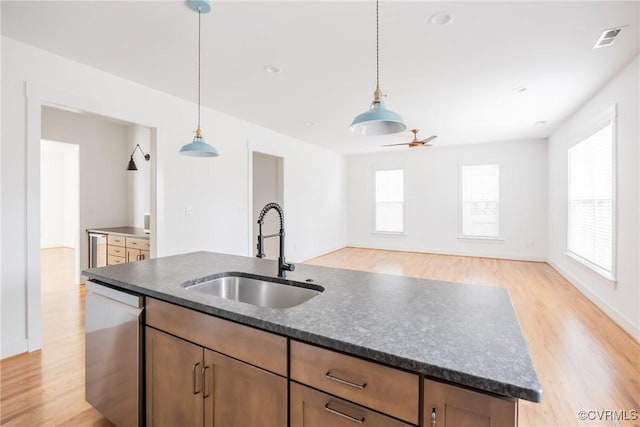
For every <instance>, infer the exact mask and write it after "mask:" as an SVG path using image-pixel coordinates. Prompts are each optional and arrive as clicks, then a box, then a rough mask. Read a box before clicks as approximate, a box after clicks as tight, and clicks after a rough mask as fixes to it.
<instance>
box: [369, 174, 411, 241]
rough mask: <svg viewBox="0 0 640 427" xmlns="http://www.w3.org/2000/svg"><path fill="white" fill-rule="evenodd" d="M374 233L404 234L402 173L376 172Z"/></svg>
mask: <svg viewBox="0 0 640 427" xmlns="http://www.w3.org/2000/svg"><path fill="white" fill-rule="evenodd" d="M375 216H376V218H375V223H376V228H375V231H376V232H382V233H402V232H404V171H403V170H386V171H376V212H375Z"/></svg>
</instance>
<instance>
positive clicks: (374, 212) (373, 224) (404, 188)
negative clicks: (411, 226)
mask: <svg viewBox="0 0 640 427" xmlns="http://www.w3.org/2000/svg"><path fill="white" fill-rule="evenodd" d="M387 171H401V172H402V231H382V230H377V229H376V227H377V222H378V221H377V215H378V203H398V202H378V200H377V197H376V178H377V174H378V172H387ZM372 175H373V179H372V181H373V198H372V199H373V201H372V209H371V210H372V221H371V234H374V235H378V236H387V237H403V236H406V235H407V234H406V232H407V185H406V182H407V180H406V171H405V168H402V167H394V168H381V169H374V170H373V174H372Z"/></svg>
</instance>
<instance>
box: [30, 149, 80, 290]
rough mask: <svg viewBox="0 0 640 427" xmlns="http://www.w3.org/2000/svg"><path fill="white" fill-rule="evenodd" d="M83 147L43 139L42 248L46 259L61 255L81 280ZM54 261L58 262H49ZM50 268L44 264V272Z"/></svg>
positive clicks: (77, 280)
mask: <svg viewBox="0 0 640 427" xmlns="http://www.w3.org/2000/svg"><path fill="white" fill-rule="evenodd" d="M79 170H80V147H79V146H78V145H75V144H69V143H64V142H57V141H50V140H42V141H41V142H40V250H41V251H42V255H43V256H42V259H43V260H45V259H49V258H51V257H54V258H56V257H60V260H65V261H64V263H65V264H69V265H68V266H67V267H68V268H67V270H68V271H70V272H73V279H72V280H73V282H74V283H76V284H78V283H80V242H79V239H80V235H79V230H80V225H79V198H80V182H79V179H80V178H79V177H80V172H79ZM49 264H54V263H50V262H49V263H47V265H49ZM46 271H47V270H46V269H45V267H44V266H43V272H46Z"/></svg>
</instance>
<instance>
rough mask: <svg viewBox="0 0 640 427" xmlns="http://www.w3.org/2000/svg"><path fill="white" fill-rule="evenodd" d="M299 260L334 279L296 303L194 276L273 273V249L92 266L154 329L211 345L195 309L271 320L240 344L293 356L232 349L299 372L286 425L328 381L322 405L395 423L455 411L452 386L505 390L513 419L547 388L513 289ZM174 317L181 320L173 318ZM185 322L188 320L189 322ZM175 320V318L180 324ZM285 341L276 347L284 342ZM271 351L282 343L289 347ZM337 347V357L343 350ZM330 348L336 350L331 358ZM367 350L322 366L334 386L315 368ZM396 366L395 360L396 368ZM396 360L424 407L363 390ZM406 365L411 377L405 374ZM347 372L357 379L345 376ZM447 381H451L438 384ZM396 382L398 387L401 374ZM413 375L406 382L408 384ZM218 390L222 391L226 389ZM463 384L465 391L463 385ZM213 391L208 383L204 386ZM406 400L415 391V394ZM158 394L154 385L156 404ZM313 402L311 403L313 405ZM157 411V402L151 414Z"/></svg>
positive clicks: (228, 321)
mask: <svg viewBox="0 0 640 427" xmlns="http://www.w3.org/2000/svg"><path fill="white" fill-rule="evenodd" d="M296 267H297V268H296V270H295V271H294V272H291V273H288V276H287V278H286V279H285V280H287V281H290V282H291V283H292V284H296V285H299V286H307V287H309V286H313V285H316V286H320V287H322V288H323V289H324V290H323V292H321V293H319V294H318V295H317V296H315V297H313V298H311V299H309V300H308V301H306V302H304V303H302V304H300V305H298V306H295V307H291V308H287V309H273V308H266V307H258V306H254V305H250V304H245V303H242V302H238V301H234V300H230V299H224V298H219V297H216V296H212V295H208V294H207V293H203V292H199V291H197V290H196V287H191V288H190V287H189V286H188V285H190V284H194V283H197V282H198V281H202V280H206V279H209V278H214V277H216V276H217V275H221V274H223V273H228V272H239V273H243V274H249V275H257V276H270V277H274V276H275V274H276V272H277V265H276V262H275V261H270V260H262V259H257V258H249V257H241V256H233V255H224V254H216V253H209V252H195V253H190V254H184V255H176V256H170V257H164V258H156V259H151V260H147V261H143V262H138V263H133V264H125V265H116V266H109V267H103V268H99V269H90V270H86V271H84V272H83V274H85V275H86V276H88V277H89V278H90V279H91V280H93V281H97V282H99V283H101V284H105V285H107V286H110V287H113V288H116V289H120V290H126V291H130V292H134V293H136V294H139V295H143V296H145V297H146V300H147V314H146V319H147V321H146V324H147V330H148V331H149V332H151V333H152V334H155V333H156V331H160V332H168V333H169V334H170V335H171V338H174V336H178V337H181V338H184V339H185V340H186V341H187V342H190V343H194V342H196V343H197V344H200V345H202V346H203V347H204V348H205V349H211V347H212V346H216V345H218V344H216V343H212V344H211V345H208V346H207V343H200V342H197V341H198V340H199V338H198V337H199V336H205V337H204V338H202V339H204V340H207V339H208V338H207V337H206V331H204V333H200V332H198V333H196V334H195V335H191V334H192V333H194V332H193V331H192V330H193V329H198V327H197V325H194V328H190V327H189V326H188V324H187V323H184V322H186V321H187V320H188V319H192V321H193V322H200V323H199V324H200V325H203V324H208V325H210V326H209V327H211V328H218V327H219V328H237V327H240V326H243V327H244V328H245V329H247V330H249V329H251V331H258V332H263V333H264V334H265V336H268V338H266V339H265V340H262V337H256V336H255V335H252V334H253V332H251V334H249V335H248V340H249V344H248V345H249V347H251V351H249V352H247V351H246V349H244V350H239V351H240V353H242V354H247V357H248V358H249V359H251V358H252V357H253V355H251V354H250V353H251V352H254V353H256V354H258V353H260V352H261V351H267V352H269V351H270V349H269V348H264V349H261V348H259V346H258V344H259V343H260V342H266V343H272V342H278V341H279V342H281V343H282V346H283V347H282V348H283V350H282V351H283V357H285V358H286V360H280V361H276V362H274V364H272V365H270V363H271V361H269V362H265V363H267V365H268V366H266V367H265V366H262V362H261V361H254V360H245V359H244V358H243V357H240V356H237V355H236V353H234V351H235V350H233V349H231V350H229V351H228V352H225V351H222V353H223V354H226V355H228V356H231V357H232V358H233V359H231V360H232V361H236V360H235V359H239V360H240V361H244V362H248V364H249V365H248V366H251V367H254V366H258V367H261V368H263V367H264V368H265V369H266V371H265V372H269V373H270V375H276V376H278V375H279V376H280V377H282V378H280V377H278V378H279V379H283V380H284V381H285V384H289V388H287V387H285V388H284V390H285V393H288V390H289V389H290V398H291V399H292V400H291V402H290V414H289V416H288V417H285V425H286V423H287V421H286V420H287V418H289V421H288V422H289V423H290V425H296V424H298V423H299V424H310V425H312V423H311V422H310V421H308V420H307V419H306V418H304V416H308V415H309V414H312V413H313V411H311V410H310V409H308V408H311V407H313V404H312V401H313V399H315V397H313V398H312V397H308V396H307V394H305V393H311V392H315V393H321V392H327V393H328V394H327V395H326V396H328V397H327V399H328V400H327V403H326V404H322V405H321V406H323V407H324V410H323V412H322V413H325V412H326V413H329V414H333V413H336V412H337V413H339V414H340V416H341V417H342V418H344V419H347V420H350V419H352V418H354V419H355V420H356V422H357V421H358V420H360V421H361V418H362V419H364V418H363V417H364V415H363V416H362V417H360V416H354V415H353V414H354V413H359V412H357V411H358V410H360V408H361V407H360V406H353V403H354V402H355V404H358V405H362V408H364V409H363V410H374V411H371V415H368V419H369V420H374V419H375V416H382V415H385V416H390V418H389V419H385V420H383V421H381V423H380V425H385V424H389V420H393V421H399V422H402V423H404V422H408V423H410V424H401V425H411V424H413V425H426V424H427V423H428V422H431V420H432V419H433V418H435V417H436V415H437V414H436V409H438V415H439V414H440V413H445V412H446V409H445V408H446V405H443V406H442V408H440V407H439V406H438V405H437V404H438V402H436V401H437V400H438V399H444V398H445V397H446V396H450V397H449V398H452V396H458V397H459V398H460V399H465V398H466V397H465V396H475V395H478V396H481V397H482V396H486V397H487V398H488V399H489V400H488V401H487V402H483V403H482V404H481V405H480V406H483V407H486V408H489V409H490V408H491V407H494V406H495V405H494V403H495V401H498V402H506V403H507V407H511V408H512V409H511V410H510V411H511V412H510V414H509V415H508V416H507V419H511V418H512V417H513V414H516V413H517V399H525V400H529V401H534V402H539V401H540V400H541V398H542V391H541V388H540V384H539V381H538V378H537V375H536V372H535V369H534V367H533V364H532V361H531V359H530V356H529V352H528V349H527V346H526V343H525V340H524V337H523V335H522V331H521V329H520V326H519V323H518V320H517V317H516V315H515V312H514V309H513V306H512V304H511V300H510V297H509V294H508V292H507V291H506V290H505V289H502V288H496V287H488V286H476V285H467V284H459V283H450V282H441V281H432V280H422V279H415V278H409V277H402V276H393V275H385V274H373V273H365V272H358V271H351V270H340V269H333V268H326V267H318V266H310V265H303V264H301V265H298V266H296ZM171 318H173V319H175V320H174V321H171V322H169V321H167V320H166V319H171ZM154 319H156V320H154ZM207 319H213V320H212V321H213V322H214V323H207V322H209V320H207ZM154 322H157V324H154ZM181 322H182V323H184V325H185V327H181V326H179V325H180V324H181ZM203 322H204V323H203ZM216 322H217V323H216ZM221 322H223V323H221ZM163 325H164V326H163ZM175 325H178V326H175ZM174 326H175V328H176V329H175V330H173V329H172V328H174ZM200 327H201V326H200ZM247 327H249V328H247ZM149 328H150V329H149ZM253 328H255V329H253ZM167 329H169V330H167ZM234 330H235V329H234ZM237 331H238V332H237V335H235V336H237V337H238V340H239V341H241V340H242V338H243V333H244V332H243V331H242V330H237ZM185 335H188V336H185ZM162 339H165V338H164V337H163V338H162ZM218 342H219V341H218ZM150 344H152V343H150V340H149V333H147V341H146V345H147V349H146V351H147V364H149V363H150V361H149V354H150V348H149V346H150ZM223 344H224V343H223ZM269 345H271V344H269ZM274 345H275V347H274V348H276V347H278V346H279V345H280V344H274ZM223 346H224V345H223ZM316 349H317V350H316ZM212 350H218V349H217V348H213V349H212ZM213 353H215V352H213ZM229 353H232V354H229ZM240 353H238V354H240ZM271 353H272V354H277V353H278V350H273V351H272V352H271ZM215 354H216V355H217V354H218V353H215ZM332 358H337V359H336V360H337V361H336V360H334V359H332ZM340 358H343V359H340ZM259 359H260V358H259ZM327 360H332V361H331V362H326V361H327ZM359 361H362V363H364V364H365V365H363V366H365V367H361V366H359V365H358V366H356V367H355V368H354V373H349V372H346V373H344V372H341V371H340V369H341V368H340V369H338V368H337V370H336V371H335V372H338V374H336V375H333V374H332V373H331V370H330V369H329V371H327V372H326V373H325V372H324V371H323V372H322V375H321V376H322V377H327V378H328V379H330V380H332V381H329V383H330V385H329V386H327V387H323V386H322V385H321V384H319V383H316V382H314V381H316V380H315V379H314V376H313V373H311V374H309V375H307V371H309V370H312V369H313V367H314V366H316V365H318V366H320V365H322V364H323V363H325V362H326V363H345V364H346V365H349V364H351V363H352V362H353V363H354V364H357V362H359ZM225 363H227V362H225ZM228 363H231V362H228ZM198 365H199V363H198ZM204 365H206V366H209V364H207V363H206V361H203V366H204ZM195 366H196V365H195V364H194V368H193V372H194V374H193V375H194V377H193V378H190V379H189V381H192V380H193V384H194V385H196V383H198V384H199V385H200V386H202V385H205V378H206V370H204V369H203V372H202V379H200V378H196V377H195V375H196V373H195V372H196V368H195ZM375 367H379V368H380V369H381V370H380V372H379V373H372V374H371V375H372V377H371V378H367V379H366V380H361V378H362V377H363V376H365V373H366V372H368V371H367V369H369V368H371V369H373V368H375ZM389 368H392V369H390V370H389V371H385V370H386V369H389ZM323 369H324V368H323ZM345 369H346V368H345ZM146 372H147V394H149V392H150V391H152V390H153V388H152V389H151V390H149V380H150V375H153V373H152V372H151V371H150V370H149V366H147V371H146ZM363 372H364V373H363ZM371 372H373V371H371ZM396 372H397V373H399V374H398V375H399V378H401V379H399V380H398V381H400V382H402V381H405V380H406V382H407V383H408V384H410V385H409V386H407V387H408V388H409V392H408V393H409V394H415V401H416V402H418V403H416V404H413V406H412V405H411V404H407V405H408V407H409V408H413V409H403V408H399V409H398V410H397V411H396V406H398V407H399V406H402V405H404V403H402V402H398V404H397V405H395V406H394V405H391V407H389V408H385V407H384V405H383V407H382V408H380V407H378V406H376V405H375V404H374V403H375V402H376V396H374V397H373V398H371V397H366V398H362V399H361V400H359V399H360V398H359V397H358V395H357V393H359V392H358V391H357V390H358V388H359V389H360V390H364V391H363V392H362V393H376V391H375V384H374V380H373V379H372V378H376V377H386V378H394V377H393V375H394V373H396ZM401 374H407V375H412V377H411V378H408V379H406V378H404V377H403V375H401ZM334 377H337V380H335V379H334ZM347 377H348V380H345V378H347ZM414 377H415V381H414V380H413V378H414ZM200 381H201V382H200ZM340 382H342V383H346V385H345V387H346V388H347V391H345V392H344V393H343V392H342V391H341V389H339V388H334V387H333V385H335V384H338V385H340ZM299 383H300V384H299ZM414 383H415V384H414ZM303 385H304V386H305V387H306V386H311V388H308V389H306V388H305V389H304V390H303V391H300V390H299V388H300V387H301V386H303ZM440 385H442V386H443V387H449V388H450V389H452V390H449V391H447V390H448V389H442V390H441V389H438V387H440ZM389 387H390V388H391V389H393V385H391V386H389ZM403 387H404V386H402V387H400V392H398V393H399V394H400V395H402V390H403ZM383 388H384V387H383ZM413 388H415V390H413ZM194 389H195V390H194V392H195V391H199V390H198V387H197V386H196V387H194ZM316 389H319V390H320V391H318V390H316ZM432 389H433V390H436V389H437V391H434V393H435V394H433V393H431V390H432ZM454 389H455V390H454ZM443 390H444V391H443ZM213 392H214V395H215V390H214V391H213ZM245 392H246V391H245ZM380 392H381V393H382V392H384V390H383V391H380ZM458 392H462V393H463V395H462V397H460V395H459V393H458ZM354 393H356V394H354ZM464 393H472V394H464ZM206 394H207V393H206V387H205V392H203V395H205V396H206ZM301 396H302V397H301ZM323 396H324V395H323ZM335 396H337V397H340V398H344V399H345V401H342V400H336V401H333V400H331V399H332V398H334V397H335ZM206 397H209V396H206ZM294 397H295V398H296V399H302V400H303V401H304V402H303V403H304V404H303V405H302V406H300V405H298V404H297V403H294V401H293V399H294ZM307 397H308V399H307ZM337 397H336V399H337ZM458 397H456V398H458ZM305 399H306V400H305ZM491 399H493V400H491ZM284 400H285V402H288V400H289V397H287V396H285V398H284ZM385 400H387V401H388V400H389V399H386V398H381V399H379V401H380V402H382V401H385ZM402 400H403V401H405V403H406V401H407V400H411V398H409V399H407V398H403V399H402ZM391 401H393V399H391ZM331 402H333V403H331ZM409 403H411V402H409ZM445 403H447V402H445ZM472 403H473V402H472ZM472 403H464V404H463V406H465V408H464V409H465V410H470V411H471V410H472V408H471V407H467V406H468V405H471V406H474V405H475V403H473V404H472ZM149 405H150V398H149V395H148V396H147V412H149ZM305 405H306V406H305ZM319 405H320V403H319ZM341 405H342V406H341ZM345 405H346V406H345ZM349 405H352V406H349ZM447 405H448V407H449V408H454V407H455V405H454V404H452V402H448V403H447ZM205 406H206V405H205ZM476 406H477V405H476ZM303 407H304V408H307V411H306V412H304V411H303V410H302V409H301V408H303ZM285 408H286V405H285ZM321 409H322V408H321ZM489 409H487V410H489ZM354 411H355V412H354ZM375 411H379V412H380V414H379V413H378V412H375ZM411 411H414V412H415V414H413V413H411ZM450 411H451V414H450V416H449V417H448V418H449V420H450V421H449V422H448V423H446V422H444V423H443V424H438V425H455V423H454V421H453V420H454V419H456V416H457V415H456V414H455V412H454V409H450ZM303 412H304V413H305V414H307V415H304V416H303V415H302V414H303ZM319 413H320V412H318V414H319ZM345 413H347V415H346V418H345ZM349 414H351V415H349ZM407 414H409V415H407ZM458 415H460V416H461V417H463V418H464V416H466V415H465V414H462V413H461V414H458ZM300 417H302V418H300ZM510 417H511V418H510ZM205 418H206V414H205ZM149 419H150V414H149V413H148V414H147V421H149ZM229 419H230V418H229ZM275 419H277V417H276V418H275ZM441 419H444V418H441ZM460 419H462V418H460ZM503 419H504V418H503ZM292 420H300V421H295V422H294V421H292ZM303 421H304V422H303ZM351 421H353V420H351ZM515 423H516V422H513V423H510V424H512V425H513V424H515ZM500 424H502V423H500V422H496V421H494V422H492V423H491V424H489V425H500Z"/></svg>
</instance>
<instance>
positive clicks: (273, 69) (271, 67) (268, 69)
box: [264, 65, 280, 74]
mask: <svg viewBox="0 0 640 427" xmlns="http://www.w3.org/2000/svg"><path fill="white" fill-rule="evenodd" d="M264 71H265V72H266V73H269V74H276V73H279V72H280V68H278V67H276V66H275V65H265V66H264Z"/></svg>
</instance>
